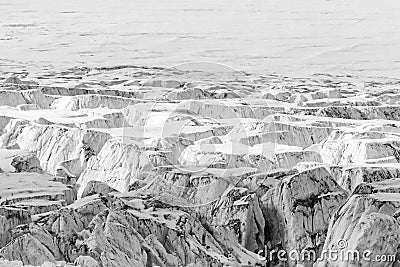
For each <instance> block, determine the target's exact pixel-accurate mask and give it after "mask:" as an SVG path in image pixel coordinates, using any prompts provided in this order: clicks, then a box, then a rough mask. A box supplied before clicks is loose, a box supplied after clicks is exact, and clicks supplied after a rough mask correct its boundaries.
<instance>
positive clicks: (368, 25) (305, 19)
mask: <svg viewBox="0 0 400 267" xmlns="http://www.w3.org/2000/svg"><path fill="white" fill-rule="evenodd" d="M399 11H400V4H399V3H398V1H396V0H382V1H373V0H366V1H361V0H351V1H347V0H335V1H320V0H309V1H289V0H283V1H272V0H241V1H238V0H220V1H214V0H202V1H185V0H171V1H159V0H147V1H138V0H133V1H131V0H121V1H105V0H102V1H94V0H85V1H77V0H71V1H51V0H37V1H21V0H2V1H1V2H0V51H1V53H0V71H1V72H9V71H22V70H28V71H30V72H31V71H33V70H34V69H42V68H43V67H46V68H48V69H50V70H54V68H56V69H66V68H70V67H72V66H82V65H85V66H89V67H91V66H96V67H98V66H105V65H107V66H109V65H113V66H115V65H122V64H134V65H146V66H171V65H175V64H181V63H184V62H188V61H196V60H204V61H212V62H219V63H224V64H227V65H230V66H232V67H234V68H237V69H240V70H245V71H251V72H266V71H267V72H278V73H280V74H285V75H288V74H296V75H297V74H299V73H303V72H306V73H309V72H325V73H326V72H328V73H339V74H357V75H367V76H390V77H399V76H400V74H399V73H400V72H399V71H398V70H399V69H400V52H399V51H400V32H399V30H398V29H399V28H400V19H399V15H398V14H399Z"/></svg>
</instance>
